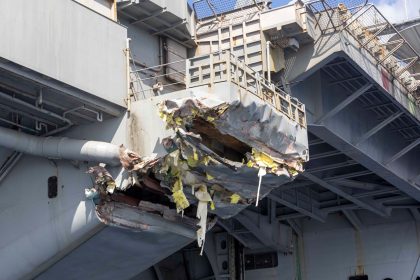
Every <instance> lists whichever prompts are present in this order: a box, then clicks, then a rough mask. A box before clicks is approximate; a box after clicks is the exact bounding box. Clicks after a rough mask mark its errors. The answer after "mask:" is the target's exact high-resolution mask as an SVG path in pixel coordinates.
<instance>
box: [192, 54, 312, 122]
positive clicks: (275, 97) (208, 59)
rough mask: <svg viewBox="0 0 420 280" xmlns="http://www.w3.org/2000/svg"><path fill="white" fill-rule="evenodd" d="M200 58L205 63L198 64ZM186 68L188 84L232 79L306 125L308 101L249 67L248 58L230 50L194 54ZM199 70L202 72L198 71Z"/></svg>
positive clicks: (229, 80)
mask: <svg viewBox="0 0 420 280" xmlns="http://www.w3.org/2000/svg"><path fill="white" fill-rule="evenodd" d="M198 62H201V63H199V64H198V65H196V63H198ZM186 71H187V74H186V85H187V88H193V87H198V86H203V85H210V86H213V85H214V84H216V83H220V82H231V83H234V84H236V85H237V86H239V87H241V88H243V89H244V90H246V91H247V92H249V93H251V94H253V95H255V96H257V97H258V98H260V99H261V100H263V101H265V102H267V103H269V104H270V105H272V106H273V107H274V108H275V109H276V110H277V111H279V112H280V113H282V114H284V115H286V116H287V117H288V118H290V119H291V120H293V121H295V122H297V123H299V124H300V125H301V126H303V127H306V115H305V105H304V104H302V103H301V102H299V101H298V100H297V99H296V98H292V97H291V96H290V95H289V94H287V93H286V92H284V91H283V90H281V89H280V88H278V87H276V86H275V85H274V84H272V83H270V82H268V81H267V80H266V79H265V78H264V77H262V76H261V75H260V73H258V72H256V71H255V70H254V69H252V68H251V67H249V66H248V65H247V64H245V62H244V61H242V60H239V59H237V57H235V56H234V55H233V54H232V53H231V52H230V51H228V50H224V51H220V52H215V53H210V54H207V55H204V56H200V57H194V58H191V59H189V60H188V61H187V69H186ZM196 72H198V74H195V73H196Z"/></svg>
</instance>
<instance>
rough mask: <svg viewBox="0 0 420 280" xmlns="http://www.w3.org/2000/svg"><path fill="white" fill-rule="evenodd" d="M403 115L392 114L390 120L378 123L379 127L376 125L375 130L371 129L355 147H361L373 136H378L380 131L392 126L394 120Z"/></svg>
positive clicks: (399, 113)
mask: <svg viewBox="0 0 420 280" xmlns="http://www.w3.org/2000/svg"><path fill="white" fill-rule="evenodd" d="M402 114H403V112H397V113H394V114H392V115H391V116H389V117H388V118H386V119H385V120H383V121H381V122H380V123H378V124H377V125H375V126H374V127H373V128H371V129H369V131H367V132H366V133H364V134H363V135H362V136H361V137H360V138H359V139H358V140H357V141H356V142H355V143H354V145H356V146H357V145H359V144H361V143H362V142H364V141H366V140H367V139H369V138H370V137H371V136H373V135H374V134H376V133H377V132H379V130H381V129H382V128H384V127H385V126H387V125H388V124H390V123H391V122H393V121H394V120H396V119H398V118H399V117H400V116H401V115H402Z"/></svg>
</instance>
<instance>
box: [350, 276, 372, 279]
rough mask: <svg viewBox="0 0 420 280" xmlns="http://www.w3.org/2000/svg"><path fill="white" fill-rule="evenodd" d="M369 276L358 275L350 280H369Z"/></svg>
mask: <svg viewBox="0 0 420 280" xmlns="http://www.w3.org/2000/svg"><path fill="white" fill-rule="evenodd" d="M368 279H369V278H368V276H367V275H356V276H350V277H349V280H368Z"/></svg>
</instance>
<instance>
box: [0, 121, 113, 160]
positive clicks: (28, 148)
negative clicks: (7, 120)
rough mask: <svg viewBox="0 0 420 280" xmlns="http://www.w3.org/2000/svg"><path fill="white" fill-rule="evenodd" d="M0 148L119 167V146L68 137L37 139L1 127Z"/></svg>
mask: <svg viewBox="0 0 420 280" xmlns="http://www.w3.org/2000/svg"><path fill="white" fill-rule="evenodd" d="M0 135H1V137H0V146H3V147H5V148H8V149H12V150H16V151H19V152H23V153H26V154H30V155H35V156H42V157H47V158H52V159H71V160H80V161H94V162H103V163H109V164H111V165H119V164H120V160H119V148H118V146H117V145H114V144H110V143H106V142H99V141H86V140H75V139H69V138H66V137H37V136H32V135H28V134H25V133H22V132H18V131H15V130H12V129H8V128H4V127H0Z"/></svg>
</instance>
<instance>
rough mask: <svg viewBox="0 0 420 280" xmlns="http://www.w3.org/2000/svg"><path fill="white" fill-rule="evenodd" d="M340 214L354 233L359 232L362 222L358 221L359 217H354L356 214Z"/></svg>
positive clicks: (346, 211) (350, 211) (349, 212)
mask: <svg viewBox="0 0 420 280" xmlns="http://www.w3.org/2000/svg"><path fill="white" fill-rule="evenodd" d="M342 212H343V214H344V216H346V218H347V220H348V221H349V222H350V224H351V225H352V226H353V228H354V229H355V230H356V231H360V230H361V229H362V226H363V224H362V221H360V219H359V217H358V216H357V215H356V213H354V211H352V210H343V211H342Z"/></svg>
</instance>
